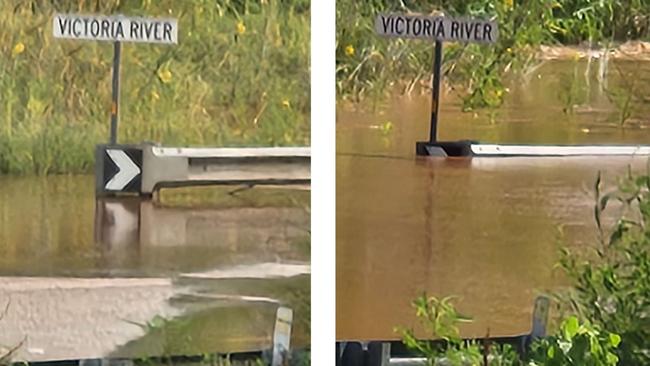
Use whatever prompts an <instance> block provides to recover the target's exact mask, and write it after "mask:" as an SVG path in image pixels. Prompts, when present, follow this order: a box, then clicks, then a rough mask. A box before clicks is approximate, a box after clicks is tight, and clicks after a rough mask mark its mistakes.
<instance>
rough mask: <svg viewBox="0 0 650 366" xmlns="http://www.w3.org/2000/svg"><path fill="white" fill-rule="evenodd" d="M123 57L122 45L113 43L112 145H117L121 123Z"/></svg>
mask: <svg viewBox="0 0 650 366" xmlns="http://www.w3.org/2000/svg"><path fill="white" fill-rule="evenodd" d="M121 55H122V44H121V43H120V42H115V43H113V99H112V101H111V141H110V144H111V145H115V144H116V143H117V123H118V122H119V119H120V116H119V106H120V58H121Z"/></svg>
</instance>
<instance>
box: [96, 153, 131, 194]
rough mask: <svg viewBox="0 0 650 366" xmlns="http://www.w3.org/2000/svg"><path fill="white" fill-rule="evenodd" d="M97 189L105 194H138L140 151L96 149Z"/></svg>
mask: <svg viewBox="0 0 650 366" xmlns="http://www.w3.org/2000/svg"><path fill="white" fill-rule="evenodd" d="M97 161H98V162H101V163H99V164H97V165H98V167H97V168H98V171H97V178H98V179H97V189H98V190H99V191H103V192H107V193H121V192H131V193H140V190H141V187H142V150H141V149H139V148H135V147H126V146H112V147H111V146H105V145H100V146H99V147H98V149H97Z"/></svg>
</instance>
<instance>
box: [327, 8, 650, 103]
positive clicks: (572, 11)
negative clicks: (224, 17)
mask: <svg viewBox="0 0 650 366" xmlns="http://www.w3.org/2000/svg"><path fill="white" fill-rule="evenodd" d="M440 11H442V12H444V13H445V14H447V15H450V16H461V15H462V16H468V17H479V18H484V19H493V20H495V21H496V22H498V24H499V40H498V42H497V43H495V44H494V45H490V46H485V45H477V44H467V45H465V44H457V43H447V44H445V46H444V47H445V50H444V51H445V55H444V59H445V63H444V65H443V73H444V74H445V81H446V82H447V83H449V85H450V86H451V87H452V89H453V91H454V92H456V93H458V94H459V96H460V98H461V99H462V101H463V109H464V110H471V109H476V108H498V107H499V106H500V105H501V104H502V103H503V99H504V97H505V95H506V94H507V92H508V89H507V88H506V87H505V86H504V82H505V81H506V79H507V77H517V76H519V75H522V74H525V73H526V71H527V70H530V69H531V68H532V67H533V66H535V65H536V64H537V63H538V62H539V60H538V59H537V58H536V54H537V52H538V50H539V46H540V45H554V44H562V45H575V44H579V43H587V44H588V45H589V46H590V47H608V46H609V45H611V44H613V43H616V42H622V41H625V40H638V39H649V38H650V3H649V2H647V1H644V0H630V1H621V2H619V1H615V0H541V1H527V0H501V1H489V0H471V1H461V0H452V1H441V0H427V1H386V0H373V1H364V2H359V1H352V0H339V1H338V2H337V47H336V61H337V70H336V80H337V91H338V95H339V97H340V98H343V99H351V100H355V101H358V100H360V99H362V98H364V97H373V98H381V97H384V96H385V95H386V93H390V92H393V91H394V88H393V87H398V88H399V89H400V90H401V91H402V92H403V93H409V92H411V91H413V90H414V89H415V88H417V87H424V88H428V87H429V86H428V83H429V80H430V75H431V68H432V67H431V64H432V53H433V51H432V49H433V47H432V45H431V43H429V42H424V41H415V40H400V39H393V40H388V39H382V38H380V37H379V36H377V35H376V34H375V31H374V19H375V16H376V15H377V14H378V13H380V12H416V13H424V14H430V13H432V14H433V13H436V12H440ZM623 104H624V105H625V101H623ZM626 109H627V108H626Z"/></svg>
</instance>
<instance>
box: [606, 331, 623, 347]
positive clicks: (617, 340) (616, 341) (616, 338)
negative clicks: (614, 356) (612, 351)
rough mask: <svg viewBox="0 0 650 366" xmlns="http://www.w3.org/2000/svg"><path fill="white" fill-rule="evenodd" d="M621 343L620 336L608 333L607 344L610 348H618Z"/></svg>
mask: <svg viewBox="0 0 650 366" xmlns="http://www.w3.org/2000/svg"><path fill="white" fill-rule="evenodd" d="M620 343H621V336H620V335H618V334H616V333H610V334H609V344H611V345H612V347H618V345H619V344H620Z"/></svg>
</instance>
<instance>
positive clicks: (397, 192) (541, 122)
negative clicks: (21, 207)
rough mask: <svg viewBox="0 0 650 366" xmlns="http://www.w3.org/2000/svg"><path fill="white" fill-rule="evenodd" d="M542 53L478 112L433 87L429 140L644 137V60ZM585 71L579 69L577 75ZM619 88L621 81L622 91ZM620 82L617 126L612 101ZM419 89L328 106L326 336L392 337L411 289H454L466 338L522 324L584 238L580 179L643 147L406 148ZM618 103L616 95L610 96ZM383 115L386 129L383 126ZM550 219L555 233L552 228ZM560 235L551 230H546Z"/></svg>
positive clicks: (417, 116)
mask: <svg viewBox="0 0 650 366" xmlns="http://www.w3.org/2000/svg"><path fill="white" fill-rule="evenodd" d="M598 72H599V66H598V62H597V61H594V62H593V63H592V64H591V65H589V69H588V65H587V63H586V62H585V61H580V62H574V61H552V62H547V63H546V64H545V65H543V66H542V67H541V68H539V69H537V70H536V71H534V72H532V73H531V74H530V75H528V77H527V80H525V81H518V82H516V83H511V86H510V92H509V94H508V97H507V100H506V104H505V105H504V106H503V107H502V108H500V109H499V110H497V111H496V113H495V114H494V115H493V116H492V118H490V116H489V115H488V113H484V112H482V113H481V114H479V115H474V114H472V113H462V112H460V109H461V106H460V102H459V101H458V100H457V99H456V98H455V97H454V95H453V93H452V92H449V91H448V90H447V91H445V92H444V96H443V103H442V108H441V116H440V124H439V126H438V131H439V139H440V140H458V139H470V140H477V141H480V142H486V143H488V142H494V143H544V144H592V143H601V144H607V143H612V144H650V130H648V127H650V117H649V116H650V102H649V101H650V99H648V98H646V97H650V83H648V80H649V78H650V63H647V62H646V63H635V62H617V63H616V64H614V63H612V62H610V63H609V69H608V72H607V73H606V74H605V75H606V76H607V78H606V80H605V81H602V82H599V77H598ZM585 75H588V76H585ZM626 88H627V89H626ZM626 92H628V93H632V94H633V95H634V98H633V103H632V104H633V111H632V113H631V115H630V117H629V118H628V119H626V121H625V124H624V125H623V126H621V125H620V109H619V108H617V103H619V102H620V99H617V98H622V97H621V96H625V97H626V94H625V93H626ZM429 105H430V101H429V98H428V97H427V96H411V97H403V96H397V95H396V96H395V97H394V98H393V99H392V100H390V101H389V102H387V103H385V104H381V105H380V104H378V105H373V103H372V102H366V103H363V104H362V105H349V104H348V105H342V106H339V107H338V110H337V187H336V192H337V202H336V204H337V219H336V225H337V233H336V238H337V246H336V251H337V252H336V261H337V271H336V280H337V282H336V283H337V287H336V290H337V297H336V299H337V300H336V302H337V305H336V307H337V312H336V317H337V328H336V333H337V339H338V340H349V339H367V340H371V339H397V338H399V337H398V335H397V334H396V333H395V332H394V327H396V326H415V324H416V319H415V317H414V309H413V308H412V307H411V306H410V303H411V301H412V300H413V299H414V298H415V297H416V296H418V295H420V294H422V293H423V292H425V291H426V292H427V293H429V294H433V295H436V296H439V297H443V296H450V295H453V296H457V297H458V299H457V302H456V303H457V305H458V307H459V309H460V311H461V312H463V313H464V314H468V315H471V316H472V317H473V318H474V322H473V323H470V324H469V325H468V326H465V327H463V328H462V333H463V335H465V336H485V335H486V333H487V331H488V329H489V333H490V335H492V336H499V335H514V334H522V333H526V332H528V331H529V330H530V327H531V313H532V305H533V301H534V298H535V296H536V295H537V294H539V293H542V292H544V291H548V290H553V289H557V288H558V287H559V286H561V285H562V281H563V279H562V277H561V276H560V274H559V273H558V271H554V270H553V267H554V264H556V262H557V259H558V257H557V250H558V244H559V243H567V244H569V245H571V246H577V247H579V248H586V247H587V246H589V245H591V244H592V243H595V240H596V227H595V223H594V220H593V202H594V199H593V191H592V187H593V184H594V182H595V178H596V175H597V173H598V172H599V171H601V172H602V173H603V176H604V181H605V182H606V185H607V186H608V187H609V188H610V189H611V188H613V186H614V182H615V181H616V178H617V177H619V176H621V175H622V174H624V173H625V172H626V171H627V169H628V166H631V167H632V169H633V170H635V171H639V172H645V169H646V165H647V163H648V159H647V157H572V158H555V157H540V158H530V157H528V158H523V157H522V158H473V159H471V158H450V159H442V158H416V157H415V156H414V151H415V141H419V140H426V139H427V137H428V128H429V122H428V120H429V113H430V111H429ZM621 105H622V104H621ZM387 126H391V127H387ZM560 228H561V230H560ZM560 231H562V232H563V234H562V235H560V234H559V232H560Z"/></svg>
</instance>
